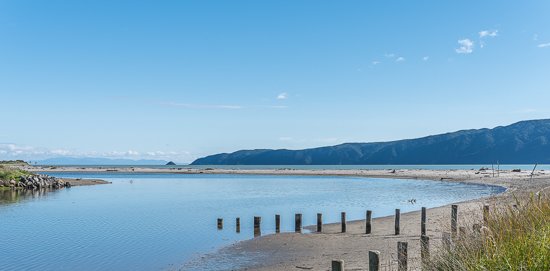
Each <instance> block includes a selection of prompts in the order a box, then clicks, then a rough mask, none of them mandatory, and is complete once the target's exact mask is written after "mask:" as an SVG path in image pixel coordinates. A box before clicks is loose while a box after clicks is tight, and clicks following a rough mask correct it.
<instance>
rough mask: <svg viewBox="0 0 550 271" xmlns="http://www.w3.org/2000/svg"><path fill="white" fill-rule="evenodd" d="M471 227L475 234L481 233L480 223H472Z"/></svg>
mask: <svg viewBox="0 0 550 271" xmlns="http://www.w3.org/2000/svg"><path fill="white" fill-rule="evenodd" d="M472 229H473V231H474V233H476V234H479V233H481V225H479V224H474V225H473V226H472Z"/></svg>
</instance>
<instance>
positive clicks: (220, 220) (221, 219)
mask: <svg viewBox="0 0 550 271" xmlns="http://www.w3.org/2000/svg"><path fill="white" fill-rule="evenodd" d="M222 229H223V218H218V230H222Z"/></svg>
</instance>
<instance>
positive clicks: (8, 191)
mask: <svg viewBox="0 0 550 271" xmlns="http://www.w3.org/2000/svg"><path fill="white" fill-rule="evenodd" d="M61 189H64V188H61ZM56 190H59V189H53V188H38V189H20V188H2V189H0V204H10V203H18V202H21V201H23V200H29V199H39V198H43V197H46V196H47V194H48V193H52V192H55V191H56Z"/></svg>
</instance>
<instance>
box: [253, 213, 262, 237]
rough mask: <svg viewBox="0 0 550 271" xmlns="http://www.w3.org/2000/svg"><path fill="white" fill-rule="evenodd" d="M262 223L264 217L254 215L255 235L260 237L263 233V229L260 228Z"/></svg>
mask: <svg viewBox="0 0 550 271" xmlns="http://www.w3.org/2000/svg"><path fill="white" fill-rule="evenodd" d="M261 223H262V218H261V217H259V216H255V217H254V237H258V236H260V235H262V231H261V229H260V224H261Z"/></svg>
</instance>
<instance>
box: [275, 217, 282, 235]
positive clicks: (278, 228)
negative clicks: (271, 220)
mask: <svg viewBox="0 0 550 271" xmlns="http://www.w3.org/2000/svg"><path fill="white" fill-rule="evenodd" d="M280 232H281V215H275V233H280Z"/></svg>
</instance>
